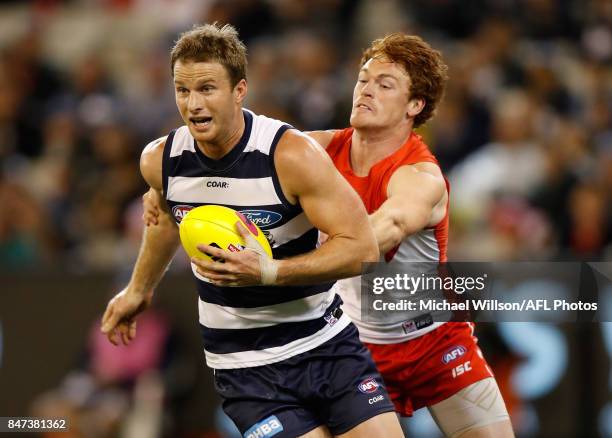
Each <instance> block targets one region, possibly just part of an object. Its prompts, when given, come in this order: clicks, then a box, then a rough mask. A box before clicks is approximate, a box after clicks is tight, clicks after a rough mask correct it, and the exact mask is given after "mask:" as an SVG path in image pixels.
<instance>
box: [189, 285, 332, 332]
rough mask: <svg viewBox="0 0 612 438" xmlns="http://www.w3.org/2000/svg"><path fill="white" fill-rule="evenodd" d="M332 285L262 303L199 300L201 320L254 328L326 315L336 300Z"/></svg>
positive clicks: (226, 326) (213, 324)
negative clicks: (233, 304)
mask: <svg viewBox="0 0 612 438" xmlns="http://www.w3.org/2000/svg"><path fill="white" fill-rule="evenodd" d="M335 295H336V293H335V292H334V290H333V287H332V288H331V289H330V290H328V291H327V292H321V293H320V294H316V295H311V296H309V297H305V298H300V299H297V300H293V301H288V302H286V303H281V304H272V305H269V306H261V307H251V308H242V307H227V306H220V305H218V304H211V303H207V302H205V301H202V300H201V299H200V300H199V303H198V309H199V314H200V324H202V325H203V326H205V327H208V328H214V329H252V328H259V327H270V326H273V325H276V324H279V323H284V322H299V321H310V320H312V319H317V318H320V317H321V316H323V314H324V313H325V310H326V309H327V308H328V307H329V306H330V305H331V303H332V302H333V301H334V296H335Z"/></svg>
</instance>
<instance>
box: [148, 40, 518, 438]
mask: <svg viewBox="0 0 612 438" xmlns="http://www.w3.org/2000/svg"><path fill="white" fill-rule="evenodd" d="M446 69H447V68H446V65H445V64H444V62H443V60H442V57H441V55H440V53H439V52H437V51H435V50H433V49H432V48H431V47H430V46H429V45H428V44H427V43H425V42H424V41H423V40H422V39H420V38H418V37H416V36H409V35H405V34H401V33H396V34H391V35H388V36H387V37H385V38H383V39H380V40H376V41H374V42H373V43H372V45H371V46H370V48H368V49H367V50H366V51H365V52H364V54H363V57H362V60H361V68H360V70H359V74H358V78H357V83H356V85H355V89H354V93H353V108H352V112H351V118H350V124H351V128H348V129H343V130H337V131H315V132H310V133H308V134H309V135H310V136H312V137H313V138H314V139H316V140H317V141H318V142H319V143H320V144H321V145H323V146H324V147H326V150H327V152H328V154H329V155H330V156H331V158H332V160H333V161H334V164H335V166H336V168H337V169H338V170H339V171H340V173H342V175H343V176H344V177H345V178H346V180H348V181H349V183H350V184H351V186H352V187H353V188H354V189H355V191H356V192H357V193H359V196H360V197H361V200H362V201H363V203H364V205H365V207H366V209H367V211H368V213H369V214H370V222H371V225H372V227H373V229H374V233H375V235H376V239H377V241H378V247H379V252H380V258H381V261H386V262H395V263H402V262H404V263H407V262H432V263H437V262H445V261H446V246H447V238H448V225H449V218H448V206H449V187H448V185H447V183H446V180H445V178H444V176H443V175H442V173H441V171H440V168H439V166H438V162H437V160H436V158H435V157H434V156H433V154H432V153H431V152H430V151H429V149H428V147H427V145H426V144H425V143H424V142H423V140H422V139H421V137H420V136H418V135H417V134H415V133H414V132H413V128H415V127H418V126H420V125H422V124H423V123H425V122H426V121H427V120H429V119H430V118H431V117H432V115H433V113H434V110H435V107H436V105H437V104H438V103H439V101H440V99H441V98H442V94H443V90H444V86H445V82H446V80H447V76H446ZM144 200H145V222H152V223H155V222H156V221H157V219H156V215H157V214H158V213H157V212H158V208H157V204H159V202H158V201H157V200H156V198H155V197H154V193H149V194H148V195H147V196H146V197H145V199H144ZM344 217H345V216H344ZM374 274H375V273H374ZM338 284H339V287H340V290H339V293H340V295H341V296H342V299H343V300H344V306H343V308H344V310H345V311H346V312H347V313H348V314H349V315H350V317H351V319H352V320H353V321H354V322H355V324H356V325H357V326H358V328H359V334H360V338H361V340H362V341H363V342H364V343H365V344H366V345H367V347H368V348H369V349H370V351H371V353H372V357H373V358H374V360H375V361H376V364H377V366H378V369H379V371H380V372H381V374H382V375H383V378H384V379H385V383H386V385H387V390H388V391H389V394H390V395H391V397H392V399H393V401H394V403H395V408H396V411H397V412H398V413H399V414H400V415H403V416H410V415H412V413H413V411H414V410H415V409H419V408H421V407H428V408H429V410H430V412H431V414H432V416H433V418H434V419H435V421H436V422H437V424H438V426H439V427H440V429H441V430H442V432H443V433H444V434H445V435H446V436H450V437H458V436H461V437H511V436H513V432H512V427H511V423H510V420H509V417H508V413H507V411H506V408H505V404H504V401H503V399H502V397H501V394H500V392H499V388H498V386H497V384H496V382H495V380H494V378H493V374H492V372H491V370H490V368H489V367H488V365H487V363H486V361H485V359H484V358H483V356H482V353H481V351H480V349H479V348H478V345H477V340H476V338H475V337H474V336H473V324H471V323H467V322H449V323H437V322H434V321H433V318H432V317H431V315H429V314H426V313H423V312H412V313H410V312H407V311H406V312H402V315H401V317H402V318H390V319H386V318H385V317H381V318H380V320H378V321H371V322H366V321H364V320H362V319H361V298H360V292H361V289H360V279H359V277H355V278H351V279H345V280H340V281H339V282H338Z"/></svg>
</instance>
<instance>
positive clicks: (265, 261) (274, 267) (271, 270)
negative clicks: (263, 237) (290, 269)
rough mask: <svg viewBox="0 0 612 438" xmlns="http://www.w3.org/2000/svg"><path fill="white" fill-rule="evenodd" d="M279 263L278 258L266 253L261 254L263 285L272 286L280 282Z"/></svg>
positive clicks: (260, 265)
mask: <svg viewBox="0 0 612 438" xmlns="http://www.w3.org/2000/svg"><path fill="white" fill-rule="evenodd" d="M278 265H279V261H278V260H274V259H272V258H270V257H268V256H267V255H265V254H262V255H260V256H259V269H260V272H261V284H262V285H264V286H272V285H276V284H278Z"/></svg>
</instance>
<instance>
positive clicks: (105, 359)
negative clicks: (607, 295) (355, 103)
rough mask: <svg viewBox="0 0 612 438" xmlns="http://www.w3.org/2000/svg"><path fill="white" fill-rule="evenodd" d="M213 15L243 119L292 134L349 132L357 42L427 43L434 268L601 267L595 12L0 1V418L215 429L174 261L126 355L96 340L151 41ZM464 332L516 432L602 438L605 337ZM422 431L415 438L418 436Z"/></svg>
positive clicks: (396, 0) (576, 330) (128, 241)
mask: <svg viewBox="0 0 612 438" xmlns="http://www.w3.org/2000/svg"><path fill="white" fill-rule="evenodd" d="M215 20H217V21H219V22H229V23H232V24H234V25H235V26H236V27H237V28H238V29H239V31H240V34H241V37H242V38H243V40H244V41H245V42H246V43H247V46H248V49H249V75H248V80H249V97H248V100H247V107H249V108H250V109H252V110H254V111H256V112H260V113H264V114H266V115H269V116H272V117H277V118H280V119H282V120H286V121H288V122H291V123H292V124H293V125H294V126H296V127H298V128H300V129H304V130H309V129H325V128H332V127H343V126H346V122H347V120H348V114H349V112H350V97H351V92H352V87H353V84H354V81H355V78H356V70H357V63H358V60H359V57H360V53H361V50H362V49H363V48H365V47H367V45H368V43H369V42H370V41H371V40H372V39H373V38H376V37H380V36H383V35H384V34H385V33H388V32H391V31H396V30H404V31H407V32H410V33H416V34H419V35H421V36H423V37H424V38H425V39H426V40H427V41H429V42H430V43H431V44H432V45H433V46H434V47H436V48H438V49H440V50H442V52H443V54H444V58H445V60H446V62H447V63H448V65H449V66H450V77H451V80H450V82H449V86H448V90H447V93H446V98H445V100H444V102H443V103H442V105H441V106H440V108H439V111H438V114H437V116H436V118H435V119H434V120H433V121H432V122H430V123H429V124H428V125H427V126H425V127H424V128H423V129H421V130H420V132H421V134H422V135H424V136H425V138H426V139H427V141H428V143H429V144H430V145H431V146H432V149H433V151H434V153H435V154H436V155H437V156H438V158H439V159H440V162H441V164H442V167H443V169H444V171H445V172H446V173H447V174H448V175H449V177H450V180H451V185H452V195H451V199H452V216H451V227H452V228H451V236H450V245H449V249H450V250H449V255H450V259H451V260H464V261H466V260H478V261H513V260H549V261H555V260H592V261H594V260H600V261H610V258H611V255H612V247H611V246H610V237H611V216H610V205H611V204H610V194H611V189H612V68H611V61H612V2H610V1H606V0H585V1H579V0H557V1H555V0H469V1H460V0H435V1H433V0H414V1H400V0H369V1H368V0H361V1H359V0H267V1H266V0H227V1H213V0H203V1H196V0H150V1H148V0H106V1H103V0H83V1H76V0H75V1H53V0H41V1H33V2H18V1H12V2H11V1H4V2H2V4H1V5H0V416H24V415H41V416H49V415H62V416H69V418H70V420H71V421H72V424H73V432H74V433H75V434H74V436H78V434H76V432H77V430H80V431H81V432H80V433H81V434H82V435H81V436H119V434H122V436H156V434H157V433H159V431H160V430H161V431H163V433H164V434H165V435H166V436H194V437H195V436H198V437H201V436H207V437H214V436H219V435H218V434H221V433H223V430H224V428H225V427H226V423H224V420H223V418H222V417H220V416H219V415H218V409H217V405H218V399H217V398H216V396H215V395H214V393H213V388H212V381H211V373H210V371H209V370H208V369H206V367H205V365H204V360H203V355H202V354H201V347H200V344H199V339H198V333H197V325H196V321H197V319H196V306H195V295H194V294H193V287H192V285H191V282H190V279H189V277H188V274H187V269H186V268H187V264H186V261H185V259H184V257H182V256H180V255H179V256H178V257H177V259H176V260H175V262H174V264H173V267H172V269H171V272H170V273H169V278H167V279H166V280H165V281H164V282H163V284H162V286H161V288H160V290H159V291H158V293H157V298H156V300H155V303H156V306H155V309H156V310H155V311H154V312H151V313H150V314H149V315H148V317H147V321H146V323H145V322H143V324H141V330H140V333H139V336H138V338H139V339H141V340H140V343H139V347H138V348H137V349H136V350H137V351H134V352H132V353H130V354H128V355H127V358H126V355H125V354H123V355H118V354H117V351H113V350H109V349H108V348H106V347H105V346H104V345H103V343H101V342H100V338H99V337H97V336H96V335H95V333H96V330H97V327H96V321H97V318H98V317H99V316H100V314H101V312H102V311H103V308H104V305H105V302H106V301H107V300H108V298H109V297H110V296H111V295H112V294H113V293H115V292H116V291H117V290H118V289H119V288H120V287H121V286H122V285H123V284H124V283H125V282H126V280H127V278H128V277H127V276H128V275H129V272H130V268H131V266H132V263H133V260H134V257H135V254H136V252H137V249H138V242H139V239H140V233H141V227H142V224H141V218H140V215H141V207H140V195H141V194H142V193H143V191H144V190H145V186H144V182H143V181H142V179H141V177H140V176H139V173H138V167H137V163H138V156H139V154H140V151H141V150H142V148H143V146H144V145H145V144H146V143H147V142H148V141H150V140H152V139H154V138H157V137H159V136H162V135H165V134H167V132H168V131H169V130H170V129H172V128H174V127H176V126H178V124H179V118H178V113H177V111H176V109H175V107H174V99H173V90H172V87H171V83H170V74H169V67H168V50H169V47H170V46H171V44H172V41H173V40H174V39H175V38H176V36H177V34H178V33H179V32H181V31H183V30H185V29H187V28H189V27H190V26H191V24H193V23H195V22H204V21H209V22H210V21H215ZM610 305H612V304H610ZM144 325H146V326H147V329H145V328H143V327H142V326H144ZM478 334H479V337H480V340H481V343H482V344H483V348H484V350H485V355H486V356H487V357H488V358H489V360H490V361H491V362H492V364H493V366H494V368H495V370H496V372H497V376H498V379H499V380H500V382H501V385H502V387H503V390H504V396H505V397H506V402H507V403H508V406H509V408H510V410H511V414H512V416H513V421H514V422H515V427H516V430H517V432H519V434H520V435H522V436H551V437H552V436H554V437H564V436H568V437H570V436H612V401H611V397H610V395H611V390H612V370H611V366H610V357H611V356H612V326H611V325H610V324H608V323H604V324H587V323H582V324H578V323H574V324H540V323H535V322H534V323H521V324H483V325H480V327H479V329H478ZM146 370H148V371H146ZM161 406H163V407H164V408H163V411H164V412H165V414H161V413H160V409H161ZM424 417H425V416H422V415H419V418H416V419H415V420H412V421H411V422H409V425H408V426H407V427H409V428H410V429H411V431H412V436H434V435H432V433H433V432H432V429H431V428H430V427H431V426H430V423H428V420H427V418H424ZM156 430H157V432H156ZM221 436H223V435H221Z"/></svg>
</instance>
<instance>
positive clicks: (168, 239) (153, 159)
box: [102, 139, 179, 345]
mask: <svg viewBox="0 0 612 438" xmlns="http://www.w3.org/2000/svg"><path fill="white" fill-rule="evenodd" d="M163 148H164V141H163V139H161V140H158V141H157V142H153V143H150V144H149V145H148V146H147V147H146V148H145V150H144V151H143V153H142V156H141V159H140V170H141V173H142V175H143V177H144V178H145V180H146V181H147V183H148V184H149V185H150V186H151V190H150V192H149V196H155V197H157V205H158V206H159V208H160V209H161V214H160V216H159V218H158V226H156V227H145V230H144V234H143V237H142V244H141V246H140V251H139V253H138V258H137V259H136V264H135V265H134V270H133V272H132V277H131V279H130V281H129V283H128V285H127V286H126V287H125V289H123V290H122V291H121V292H119V293H118V294H117V295H116V296H115V297H114V298H113V299H112V300H111V301H110V302H109V303H108V306H107V308H106V311H105V312H104V316H103V317H102V332H104V333H105V334H106V335H107V337H108V339H109V340H110V341H111V342H112V343H113V344H115V345H118V342H119V341H118V339H117V332H119V335H120V337H121V340H122V341H123V343H124V344H126V345H127V344H128V343H129V342H130V341H131V340H132V339H133V338H134V336H135V335H136V321H135V317H136V315H138V314H139V313H140V312H142V311H143V310H144V309H146V308H147V307H148V306H149V304H150V302H151V297H152V295H153V289H155V287H156V286H157V284H158V283H159V281H160V280H161V279H162V277H163V275H164V273H165V271H166V268H167V267H168V265H169V264H170V261H171V260H172V257H173V256H174V253H175V252H176V248H177V246H178V242H179V237H178V228H177V226H176V224H175V223H174V220H173V219H172V217H171V215H170V214H169V212H168V211H167V208H166V204H165V202H163V199H162V194H161V190H162V174H161V158H162V153H163Z"/></svg>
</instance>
